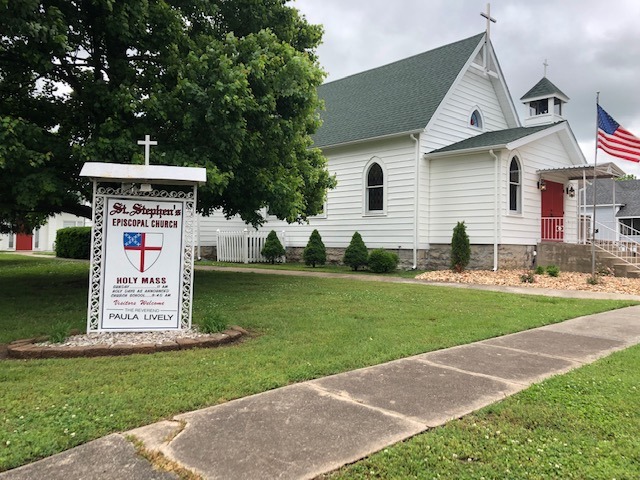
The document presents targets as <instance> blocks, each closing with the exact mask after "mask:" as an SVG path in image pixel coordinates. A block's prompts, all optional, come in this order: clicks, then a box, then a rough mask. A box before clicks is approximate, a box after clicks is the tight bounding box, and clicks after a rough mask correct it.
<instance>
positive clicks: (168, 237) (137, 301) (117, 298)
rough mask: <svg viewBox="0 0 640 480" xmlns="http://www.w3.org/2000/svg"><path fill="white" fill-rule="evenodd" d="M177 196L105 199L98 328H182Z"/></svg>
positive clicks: (181, 216) (181, 212) (179, 205)
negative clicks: (102, 267)
mask: <svg viewBox="0 0 640 480" xmlns="http://www.w3.org/2000/svg"><path fill="white" fill-rule="evenodd" d="M184 208H185V205H184V202H183V201H181V200H173V199H171V200H165V199H158V200H155V199H153V200H151V199H148V198H138V197H125V198H118V197H112V198H107V201H106V208H105V219H104V235H105V240H104V245H105V249H104V258H103V266H104V272H103V281H102V292H101V305H102V308H101V315H100V329H101V330H111V331H127V330H132V331H145V330H172V329H180V313H181V312H180V311H181V301H180V300H181V298H180V295H181V291H182V290H181V288H182V261H183V254H182V253H183V252H182V250H183V238H182V232H183V219H184Z"/></svg>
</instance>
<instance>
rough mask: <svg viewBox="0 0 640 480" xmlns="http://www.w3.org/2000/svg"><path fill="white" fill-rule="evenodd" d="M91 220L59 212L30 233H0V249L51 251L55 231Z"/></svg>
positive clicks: (80, 225) (85, 223)
mask: <svg viewBox="0 0 640 480" xmlns="http://www.w3.org/2000/svg"><path fill="white" fill-rule="evenodd" d="M90 225H91V220H89V219H86V218H82V217H76V216H75V215H71V214H70V213H60V214H58V215H54V216H52V217H49V219H48V220H47V223H45V224H44V225H43V226H42V227H40V228H39V229H37V230H34V231H33V232H32V234H31V235H25V234H11V235H0V250H25V251H29V250H33V251H41V252H46V251H53V250H54V246H55V241H56V233H57V232H58V230H60V229H61V228H67V227H85V226H90Z"/></svg>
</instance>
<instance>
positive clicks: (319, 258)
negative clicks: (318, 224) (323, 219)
mask: <svg viewBox="0 0 640 480" xmlns="http://www.w3.org/2000/svg"><path fill="white" fill-rule="evenodd" d="M302 258H303V259H304V263H305V264H306V265H311V266H312V267H314V268H315V266H316V265H324V264H325V263H326V261H327V249H326V248H325V246H324V243H323V242H322V237H321V236H320V233H319V232H318V230H314V231H313V232H311V236H310V237H309V242H308V243H307V246H306V247H305V248H304V251H303V252H302Z"/></svg>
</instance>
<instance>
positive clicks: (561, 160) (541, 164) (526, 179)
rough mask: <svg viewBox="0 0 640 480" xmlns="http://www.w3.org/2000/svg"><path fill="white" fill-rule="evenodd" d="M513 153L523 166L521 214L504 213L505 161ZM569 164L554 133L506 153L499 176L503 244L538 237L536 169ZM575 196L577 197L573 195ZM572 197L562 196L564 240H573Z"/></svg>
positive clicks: (526, 242) (539, 199) (539, 211)
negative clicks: (501, 180) (501, 187)
mask: <svg viewBox="0 0 640 480" xmlns="http://www.w3.org/2000/svg"><path fill="white" fill-rule="evenodd" d="M514 155H517V156H518V158H519V159H520V162H521V165H522V168H523V180H522V182H523V183H522V192H523V196H522V214H520V215H518V214H509V213H508V203H507V202H508V197H507V196H508V176H509V163H510V161H511V159H512V158H513V156H514ZM562 166H567V167H568V166H572V164H571V162H570V160H569V159H568V158H567V155H566V151H565V149H564V147H563V145H562V142H561V141H560V139H559V137H558V134H552V135H548V136H546V137H544V138H542V139H540V140H536V141H533V142H531V143H529V144H527V145H525V146H522V147H520V148H518V149H517V150H515V151H512V152H508V154H507V155H506V157H505V161H504V162H503V172H502V178H503V179H504V182H503V189H502V195H501V196H502V197H503V202H502V203H503V205H505V212H507V213H506V215H505V216H504V219H503V221H502V229H501V230H502V237H501V242H500V243H503V244H512V245H533V244H536V243H538V242H539V241H540V240H541V218H542V216H541V215H542V203H541V202H542V197H541V192H540V190H538V188H537V185H538V181H539V176H538V173H537V172H538V170H544V169H550V168H558V167H562ZM576 198H577V197H576ZM576 198H573V199H571V198H569V197H568V196H565V197H564V202H565V204H564V212H565V233H564V236H565V241H576V239H577V228H578V225H577V220H576V219H575V218H574V217H575V212H576V201H577V200H576Z"/></svg>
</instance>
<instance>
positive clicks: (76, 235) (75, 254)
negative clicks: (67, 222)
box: [56, 227, 91, 260]
mask: <svg viewBox="0 0 640 480" xmlns="http://www.w3.org/2000/svg"><path fill="white" fill-rule="evenodd" d="M90 255H91V227H68V228H61V229H60V230H58V232H57V233H56V257H61V258H81V259H85V260H88V259H89V257H90Z"/></svg>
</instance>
